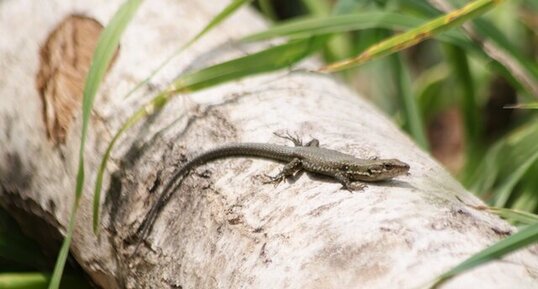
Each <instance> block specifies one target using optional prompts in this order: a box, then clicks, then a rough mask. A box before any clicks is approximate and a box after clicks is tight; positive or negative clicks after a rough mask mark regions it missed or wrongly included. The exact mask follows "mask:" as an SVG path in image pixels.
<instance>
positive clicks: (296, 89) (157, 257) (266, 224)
mask: <svg viewBox="0 0 538 289" xmlns="http://www.w3.org/2000/svg"><path fill="white" fill-rule="evenodd" d="M120 3H121V1H106V2H102V3H100V4H99V5H95V4H93V3H92V2H89V1H61V0H56V1H47V2H44V1H30V0H19V1H14V0H11V1H2V2H0V13H1V17H0V35H6V36H7V37H6V38H5V39H7V41H3V42H2V43H1V44H0V55H1V58H0V73H1V75H0V95H1V100H0V103H1V105H0V196H1V198H0V201H1V204H2V206H3V207H5V208H6V209H7V210H8V211H9V212H10V213H11V214H13V215H14V216H15V217H16V218H17V220H18V221H19V222H21V224H22V225H23V226H26V231H27V232H29V233H30V234H32V235H33V236H34V237H36V238H39V239H40V240H41V241H42V242H41V243H42V245H43V246H44V247H46V248H49V249H50V248H56V246H57V245H58V244H59V241H60V240H59V238H51V237H49V236H51V235H54V233H55V232H56V233H64V232H65V226H66V225H67V223H68V219H67V218H68V215H69V210H70V208H71V205H72V201H73V192H74V186H75V175H76V168H77V154H78V151H77V150H78V145H79V139H80V136H79V131H80V115H81V114H80V108H77V107H70V109H73V110H72V111H73V116H74V117H75V120H74V122H73V123H72V124H71V125H68V126H65V139H64V141H62V142H58V143H57V144H55V143H52V142H50V141H49V140H48V138H47V125H46V124H45V123H44V122H43V114H42V112H43V103H42V101H41V97H40V92H39V89H38V87H36V86H35V85H34V84H35V83H36V75H38V71H39V65H40V62H39V55H40V47H42V46H43V45H44V43H46V39H47V38H48V37H49V36H50V33H52V31H53V30H54V29H55V27H57V25H58V24H59V23H61V22H62V21H63V20H64V19H66V18H67V17H69V15H72V14H79V15H85V16H87V17H90V18H92V19H96V20H97V21H99V22H100V23H107V22H108V20H109V19H110V17H111V16H112V15H113V13H114V12H115V10H116V9H117V7H118V6H119V5H120ZM224 5H226V1H169V0H159V1H147V2H145V3H144V4H143V5H142V7H141V8H140V10H139V12H138V13H137V15H136V17H135V19H134V20H133V22H132V24H131V25H130V26H129V28H128V30H127V31H126V33H125V35H124V37H123V38H122V44H121V45H122V53H121V54H120V55H118V58H117V60H116V63H115V65H114V66H113V67H112V68H111V69H110V71H109V74H108V75H107V77H106V79H105V80H104V83H103V86H102V87H101V89H100V92H99V94H98V95H97V98H96V104H95V109H94V112H93V116H94V117H93V119H92V123H91V130H90V134H89V140H88V145H87V147H86V156H87V164H86V170H87V172H88V174H87V180H88V181H87V182H86V186H85V193H84V195H83V197H82V200H81V207H80V212H79V215H78V218H77V227H76V230H75V235H74V238H73V243H72V246H71V253H72V254H73V256H74V257H75V258H76V260H77V261H78V262H79V263H80V265H81V266H82V268H83V269H84V270H85V271H86V272H87V274H88V275H89V276H90V277H91V279H92V280H93V281H94V282H95V283H96V284H98V285H99V286H100V287H102V288H168V287H173V288H414V287H415V286H418V285H420V284H422V283H424V282H426V281H428V280H430V279H431V278H433V277H435V276H436V275H437V274H439V273H441V272H443V271H445V270H447V269H449V268H450V267H452V266H453V265H455V264H457V263H459V262H460V261H462V260H463V259H465V258H467V257H469V256H470V255H472V254H473V253H475V252H477V251H479V250H480V249H482V248H485V247H486V246H488V245H490V244H492V243H494V242H496V241H498V240H500V239H502V238H504V237H505V236H506V235H508V234H511V233H513V232H514V228H513V227H511V226H509V225H508V224H507V223H506V222H504V221H502V220H500V219H499V218H498V217H496V216H494V215H491V214H488V213H486V212H484V211H479V210H475V209H473V208H471V207H469V206H467V204H468V205H473V206H480V205H481V204H482V203H481V202H480V201H479V200H478V199H477V198H475V197H474V196H472V195H471V194H470V193H468V192H467V191H465V189H464V188H463V187H462V186H461V185H460V184H459V183H457V182H456V181H455V180H454V179H453V178H452V177H451V176H450V175H449V174H448V173H447V172H446V171H445V170H444V169H443V168H441V167H440V166H439V165H438V164H437V163H436V162H435V161H433V160H432V159H431V157H429V156H428V155H427V154H426V153H424V152H422V151H421V150H420V149H418V148H417V147H416V146H415V145H414V144H413V143H412V142H411V141H410V140H409V139H408V137H406V136H405V135H403V134H402V133H401V132H400V131H399V130H398V129H397V128H396V127H395V126H394V125H393V124H392V123H391V121H390V120H389V119H388V118H386V117H385V116H383V115H382V114H381V113H380V112H379V111H378V110H377V109H375V108H374V107H373V106H372V105H370V104H368V103H367V102H366V101H365V100H363V99H361V98H359V97H358V96H357V95H356V94H354V93H353V92H351V91H349V90H348V89H346V88H345V87H344V86H343V85H342V84H341V83H339V82H337V81H335V80H334V79H333V78H332V77H330V76H322V75H315V74H296V73H291V74H289V73H273V74H267V75H264V76H258V77H252V78H248V79H244V80H241V81H237V82H233V83H230V84H226V85H222V86H219V87H217V88H213V89H209V90H206V91H203V92H200V93H196V94H192V95H188V96H179V97H177V98H176V99H174V100H173V101H172V102H171V103H170V104H169V105H168V106H167V107H166V108H165V109H163V110H162V111H160V112H157V113H155V115H153V116H152V117H150V118H148V119H146V120H145V121H143V123H142V124H140V125H138V126H137V127H135V128H134V129H132V130H130V131H128V132H127V134H126V136H125V137H123V138H122V139H121V141H120V143H119V145H118V146H117V149H116V150H115V151H114V153H113V156H112V160H111V163H110V165H109V167H108V174H109V175H110V177H109V178H108V179H107V181H106V184H105V198H103V200H102V206H103V211H102V216H101V218H102V224H101V225H102V227H101V234H100V235H99V237H96V236H95V235H94V234H93V233H92V230H91V201H92V199H91V198H92V196H91V192H92V188H93V181H94V179H95V171H96V167H97V164H98V162H99V161H100V157H101V155H102V153H103V150H104V148H105V146H106V144H108V142H109V141H110V137H111V132H114V131H116V130H117V129H118V128H119V126H120V125H121V124H122V122H123V121H124V120H125V119H126V117H128V116H129V115H130V114H131V113H132V112H133V111H134V110H135V109H137V108H138V107H139V106H140V104H141V103H144V102H145V101H147V100H148V99H150V98H151V97H152V96H153V93H154V91H155V88H161V87H164V86H165V85H166V83H167V82H168V81H170V80H171V79H172V78H173V77H174V76H175V75H177V74H178V73H180V72H182V71H184V70H185V69H187V68H189V69H192V68H193V67H202V66H205V65H210V64H212V63H217V62H219V61H222V60H224V59H230V58H232V57H234V56H239V55H242V54H244V53H245V51H243V50H242V49H238V48H237V47H233V46H231V47H228V49H227V50H226V53H210V52H211V51H214V50H212V48H214V47H217V46H222V44H223V43H226V42H229V41H230V40H232V39H237V38H239V37H241V36H243V35H246V34H247V33H249V32H253V31H256V30H261V29H263V28H264V27H265V24H264V22H263V21H262V20H261V19H260V17H259V15H256V13H254V12H253V11H251V10H249V9H243V10H242V11H240V12H239V13H238V14H237V15H234V16H233V17H232V18H231V19H230V20H228V21H226V22H225V23H224V24H223V25H221V26H219V27H218V28H216V30H215V31H213V32H211V33H210V34H209V35H208V36H207V37H205V38H203V39H202V40H200V41H199V42H197V43H196V45H194V46H193V47H192V48H191V49H189V50H188V51H186V52H185V53H184V54H182V56H181V57H178V58H177V59H175V60H174V61H173V62H172V63H171V64H170V65H169V66H167V68H166V69H165V70H164V71H163V72H162V73H161V74H159V75H158V76H157V78H156V79H155V80H153V81H152V82H151V83H150V84H149V85H147V86H146V87H144V88H143V89H142V90H141V91H140V92H138V93H136V94H134V95H132V96H131V97H129V98H127V99H125V98H123V96H124V95H125V93H127V92H128V91H129V90H130V89H131V88H132V87H133V85H135V84H136V83H138V82H139V81H141V80H142V79H143V78H144V77H145V76H146V75H147V74H148V73H149V72H150V71H151V70H152V69H153V68H154V67H155V66H156V63H159V62H160V61H161V60H162V59H163V58H164V57H165V56H167V55H169V54H170V53H171V52H172V51H173V50H175V49H176V48H177V47H179V46H180V45H181V42H185V41H187V40H188V39H189V38H190V37H192V36H193V35H194V34H195V33H196V32H197V31H199V30H200V29H201V28H202V27H203V26H204V25H205V24H206V23H208V21H209V20H210V19H211V18H212V17H213V16H214V15H216V14H217V13H218V12H219V11H220V10H221V9H222V8H223V7H224ZM21 36H22V37H21ZM219 51H222V50H219ZM303 65H309V63H304V64H303ZM54 96H57V95H56V94H55V95H54ZM21 101H24V105H20V104H21ZM75 104H76V103H73V104H70V105H72V106H75ZM283 130H286V131H290V132H296V133H298V134H299V135H302V136H304V137H305V138H308V137H309V136H313V137H316V138H318V139H320V140H321V145H322V146H325V147H329V148H332V149H337V150H341V151H343V152H346V153H350V154H353V155H355V156H357V157H362V158H372V157H381V158H398V159H401V160H402V161H405V162H407V163H409V164H411V171H410V175H409V176H406V177H401V178H399V179H397V180H394V181H391V182H386V183H380V184H369V185H368V186H367V188H366V189H364V190H363V191H361V192H356V193H349V192H348V191H345V190H340V184H338V183H337V182H334V181H332V180H327V179H324V178H319V177H316V176H311V175H308V174H304V175H302V176H300V177H298V178H297V179H296V180H293V181H290V182H287V183H284V184H281V185H280V186H278V187H274V186H272V185H266V184H263V183H262V178H261V176H262V175H263V174H274V173H276V172H277V171H278V170H279V169H280V167H281V165H280V164H277V163H274V162H271V161H263V160H256V159H249V158H239V159H229V160H221V161H215V162H212V163H209V164H206V165H203V166H201V167H199V168H198V169H197V170H195V172H194V173H192V174H191V175H190V176H188V177H187V178H186V179H185V181H184V182H183V184H182V186H181V187H180V188H179V189H178V190H177V191H176V193H175V196H174V198H173V199H172V201H171V202H170V204H169V205H168V206H166V208H165V209H164V212H163V213H162V214H161V216H160V218H159V219H158V220H157V223H156V225H155V227H154V229H153V232H152V234H151V235H150V236H149V238H148V239H147V240H146V241H145V242H144V243H143V245H142V246H141V247H140V249H139V250H138V251H137V252H134V246H133V245H132V244H130V243H129V242H127V240H128V239H129V237H130V236H131V235H132V234H133V233H134V231H135V230H136V228H137V226H138V225H139V223H140V221H141V220H142V218H143V216H144V215H145V213H146V212H147V211H148V210H149V208H150V206H151V204H152V203H153V202H154V201H155V200H156V198H157V197H158V195H159V194H160V193H161V190H162V188H163V187H165V186H166V184H167V182H169V181H170V179H169V178H170V176H171V175H172V173H173V171H174V170H175V168H176V167H177V166H178V165H180V164H181V163H182V162H184V161H185V160H186V159H188V158H190V156H192V155H193V154H195V153H198V152H200V151H202V150H205V149H207V148H211V147H213V146H216V145H218V144H221V143H225V142H231V141H253V142H274V143H285V142H284V141H283V140H281V139H278V138H276V137H275V136H273V135H272V133H273V132H275V131H283ZM27 220H39V222H41V223H39V224H43V225H39V227H38V228H34V227H35V224H36V223H35V222H34V221H32V222H28V221H27ZM31 223H34V227H33V226H32V224H31ZM47 232H48V233H47ZM537 255H538V249H537V247H536V246H534V247H530V248H529V249H527V250H522V251H520V252H517V253H515V254H512V255H510V256H508V257H506V258H503V259H502V260H500V261H497V262H493V263H490V264H488V265H486V266H483V267H480V268H478V269H476V270H472V271H471V272H468V273H465V274H463V275H461V276H458V277H456V278H455V279H453V280H451V281H449V282H448V283H447V284H446V285H445V286H444V287H442V288H476V287H478V286H481V287H482V288H537V287H538V285H537V284H538V273H537V272H538V258H537Z"/></svg>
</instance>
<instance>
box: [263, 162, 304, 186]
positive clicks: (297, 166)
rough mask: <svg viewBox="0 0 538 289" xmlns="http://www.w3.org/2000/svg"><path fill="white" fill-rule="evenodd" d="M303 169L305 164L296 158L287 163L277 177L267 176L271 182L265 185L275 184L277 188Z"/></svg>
mask: <svg viewBox="0 0 538 289" xmlns="http://www.w3.org/2000/svg"><path fill="white" fill-rule="evenodd" d="M302 169H303V163H302V162H301V160H300V159H299V158H295V159H293V160H292V161H291V162H289V163H287V164H286V165H285V166H284V168H283V169H282V171H280V173H278V174H277V175H276V176H267V177H268V178H269V180H268V181H266V182H264V184H269V183H274V184H275V186H277V185H278V184H280V183H281V182H282V181H283V180H284V179H286V178H289V177H292V176H293V175H295V174H296V173H297V172H299V171H300V170H302Z"/></svg>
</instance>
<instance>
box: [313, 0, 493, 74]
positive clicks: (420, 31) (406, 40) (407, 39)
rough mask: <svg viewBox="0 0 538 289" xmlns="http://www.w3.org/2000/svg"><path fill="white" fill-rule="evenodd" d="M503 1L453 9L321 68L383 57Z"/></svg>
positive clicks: (336, 68) (483, 0) (339, 67)
mask: <svg viewBox="0 0 538 289" xmlns="http://www.w3.org/2000/svg"><path fill="white" fill-rule="evenodd" d="M500 2H502V1H501V0H476V1H473V2H471V3H469V4H467V5H466V6H464V7H462V8H460V9H457V10H455V11H452V12H450V13H448V14H446V15H443V16H441V17H438V18H436V19H434V20H431V21H429V22H427V23H426V24H424V25H422V26H419V27H417V28H414V29H411V30H409V31H407V32H404V33H402V34H398V35H396V36H393V37H391V38H389V39H386V40H384V41H382V42H380V43H378V44H375V45H373V46H371V47H370V48H368V49H366V51H364V52H362V53H361V54H359V55H358V56H356V57H353V58H349V59H345V60H343V61H339V62H335V63H332V64H329V65H326V66H323V67H321V68H320V69H319V71H320V72H335V71H340V70H343V69H348V68H351V67H354V66H358V65H361V64H362V63H364V62H366V61H370V60H372V59H373V58H377V57H382V56H385V55H388V54H391V53H394V52H397V51H400V50H403V49H406V48H408V47H411V46H413V45H416V44H418V43H420V42H422V41H424V40H425V39H428V38H431V37H432V36H433V35H435V34H439V33H441V32H444V31H446V30H448V29H451V28H453V27H456V26H458V25H461V24H462V23H463V22H465V21H467V20H469V19H472V18H474V17H477V16H479V15H481V14H483V13H485V12H486V11H488V10H489V9H491V8H492V7H494V6H495V5H497V4H499V3H500Z"/></svg>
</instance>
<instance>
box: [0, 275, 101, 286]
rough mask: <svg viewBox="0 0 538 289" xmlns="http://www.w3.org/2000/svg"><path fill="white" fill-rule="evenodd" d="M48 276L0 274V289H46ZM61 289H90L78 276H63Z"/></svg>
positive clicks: (88, 284)
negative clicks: (63, 280)
mask: <svg viewBox="0 0 538 289" xmlns="http://www.w3.org/2000/svg"><path fill="white" fill-rule="evenodd" d="M49 280H50V275H49V274H43V273H40V272H25V273H0V288H2V289H44V288H47V284H48V283H49ZM60 288H62V289H71V288H79V289H91V288H93V287H92V286H91V285H90V283H89V282H87V281H86V280H85V279H83V278H81V277H78V276H65V282H64V283H63V284H62V286H60Z"/></svg>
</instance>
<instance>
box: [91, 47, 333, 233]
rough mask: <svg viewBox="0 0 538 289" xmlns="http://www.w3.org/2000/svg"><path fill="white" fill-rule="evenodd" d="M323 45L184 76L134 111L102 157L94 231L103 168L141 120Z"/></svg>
mask: <svg viewBox="0 0 538 289" xmlns="http://www.w3.org/2000/svg"><path fill="white" fill-rule="evenodd" d="M325 41H326V38H325V37H316V38H312V39H302V40H298V41H292V42H290V43H286V44H282V45H278V46H274V47H271V48H268V49H266V50H263V51H260V52H257V53H254V54H251V55H247V56H244V57H240V58H236V59H233V60H230V61H227V62H224V63H221V64H217V65H214V66H210V67H207V68H204V69H202V70H199V71H195V72H191V73H186V74H184V75H182V76H180V77H179V78H178V79H176V80H175V81H174V82H173V84H172V85H171V86H170V88H169V89H168V90H166V91H164V92H161V93H160V94H158V95H157V96H156V97H154V98H153V99H152V100H151V101H150V102H149V103H148V104H147V105H145V106H144V107H142V108H140V109H139V110H138V111H136V112H135V113H134V114H133V115H132V116H131V117H129V119H128V120H127V121H126V122H125V123H124V124H123V125H122V126H121V128H120V129H119V130H118V131H117V132H116V134H114V137H113V138H112V141H111V142H110V143H109V144H108V147H107V149H106V151H105V154H104V156H103V158H102V159H101V164H100V166H99V171H98V172H97V180H96V182H95V188H94V200H93V201H94V202H93V226H94V230H95V229H96V228H97V226H98V224H99V202H100V198H101V190H102V181H103V175H104V173H105V168H106V164H107V162H108V159H109V157H110V152H111V151H112V148H113V147H114V145H115V144H116V141H117V140H118V139H119V137H120V136H121V135H122V134H123V132H125V131H126V130H127V129H129V128H130V127H132V126H133V125H134V124H136V123H137V122H138V121H139V120H140V119H142V118H143V117H145V116H147V115H149V114H151V113H153V112H154V111H156V110H159V109H161V108H162V107H164V106H165V105H166V103H168V101H169V100H170V99H171V98H172V97H173V96H175V95H177V94H178V93H182V92H183V93H184V92H189V91H196V90H200V89H203V88H207V87H211V86H215V85H218V84H221V83H223V82H226V81H231V80H236V79H239V78H242V77H245V76H250V75H254V74H257V73H262V72H268V71H273V70H277V69H281V68H285V67H288V66H290V65H292V64H294V63H296V62H298V61H300V60H301V59H303V58H305V57H306V56H308V55H309V54H311V53H313V52H315V51H317V50H318V49H319V48H320V47H321V46H322V45H323V43H325Z"/></svg>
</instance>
